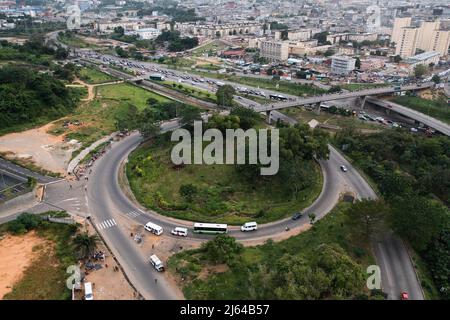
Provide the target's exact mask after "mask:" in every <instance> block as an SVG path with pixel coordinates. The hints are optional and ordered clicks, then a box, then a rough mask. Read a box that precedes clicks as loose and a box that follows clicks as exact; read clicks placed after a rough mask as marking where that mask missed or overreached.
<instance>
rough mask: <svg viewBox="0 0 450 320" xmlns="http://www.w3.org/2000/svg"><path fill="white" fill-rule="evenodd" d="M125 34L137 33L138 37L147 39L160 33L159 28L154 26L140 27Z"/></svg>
mask: <svg viewBox="0 0 450 320" xmlns="http://www.w3.org/2000/svg"><path fill="white" fill-rule="evenodd" d="M125 34H126V35H137V36H138V37H139V39H142V40H149V39H154V38H156V37H157V36H159V35H160V34H161V30H158V29H155V28H142V29H138V30H133V31H127V32H125Z"/></svg>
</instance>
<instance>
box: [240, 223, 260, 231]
mask: <svg viewBox="0 0 450 320" xmlns="http://www.w3.org/2000/svg"><path fill="white" fill-rule="evenodd" d="M256 230H258V224H257V223H256V222H246V223H244V225H242V226H241V231H242V232H246V231H256Z"/></svg>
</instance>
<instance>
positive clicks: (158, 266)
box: [150, 254, 164, 272]
mask: <svg viewBox="0 0 450 320" xmlns="http://www.w3.org/2000/svg"><path fill="white" fill-rule="evenodd" d="M150 263H151V264H152V266H154V267H155V269H156V270H157V271H159V272H161V271H164V265H163V263H162V262H161V260H159V258H158V257H157V256H156V255H155V254H153V255H151V256H150Z"/></svg>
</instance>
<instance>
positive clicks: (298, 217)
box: [292, 212, 303, 220]
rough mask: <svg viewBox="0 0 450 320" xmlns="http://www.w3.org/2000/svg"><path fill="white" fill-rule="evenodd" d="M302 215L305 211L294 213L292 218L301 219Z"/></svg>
mask: <svg viewBox="0 0 450 320" xmlns="http://www.w3.org/2000/svg"><path fill="white" fill-rule="evenodd" d="M301 217H303V213H301V212H297V213H296V214H294V215H293V216H292V220H298V219H300V218H301Z"/></svg>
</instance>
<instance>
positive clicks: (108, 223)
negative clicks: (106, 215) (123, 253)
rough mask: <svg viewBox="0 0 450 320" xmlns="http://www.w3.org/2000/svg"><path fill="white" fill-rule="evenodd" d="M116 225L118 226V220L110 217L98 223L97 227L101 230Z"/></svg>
mask: <svg viewBox="0 0 450 320" xmlns="http://www.w3.org/2000/svg"><path fill="white" fill-rule="evenodd" d="M114 226H117V222H116V220H114V219H108V220H105V221H103V222H100V223H97V229H99V230H103V229H108V228H112V227H114Z"/></svg>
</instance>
